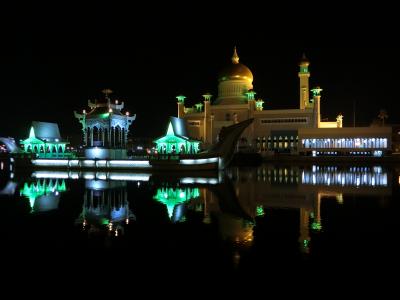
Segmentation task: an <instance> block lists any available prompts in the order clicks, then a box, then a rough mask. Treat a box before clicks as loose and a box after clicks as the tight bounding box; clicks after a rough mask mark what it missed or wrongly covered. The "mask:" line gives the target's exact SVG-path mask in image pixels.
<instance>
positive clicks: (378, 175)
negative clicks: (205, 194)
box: [208, 165, 392, 253]
mask: <svg viewBox="0 0 400 300" xmlns="http://www.w3.org/2000/svg"><path fill="white" fill-rule="evenodd" d="M229 177H230V178H231V180H232V181H233V183H234V187H235V190H236V196H237V201H238V202H239V203H240V205H241V207H242V208H243V210H245V211H246V214H247V215H249V216H251V217H252V218H256V217H257V216H261V215H262V214H263V213H265V211H268V210H269V209H282V208H283V209H291V210H298V211H299V234H298V237H299V238H298V242H299V247H300V250H301V251H302V252H304V253H309V251H310V245H311V233H312V232H314V233H316V234H318V232H320V231H322V230H323V220H322V218H321V203H322V201H323V199H325V198H330V199H332V198H333V199H335V200H336V201H337V203H338V204H339V205H341V204H343V203H344V201H345V200H344V199H345V198H346V196H347V195H357V196H379V197H384V196H389V195H391V193H392V190H391V182H392V179H391V173H389V172H388V171H387V170H385V169H383V168H382V167H380V166H369V167H361V166H357V167H353V166H352V167H346V166H343V167H339V166H315V165H314V166H312V165H311V166H302V167H299V166H274V165H263V166H261V167H259V168H254V169H247V170H243V169H242V170H239V169H238V168H233V169H231V170H230V172H229ZM208 201H210V202H212V201H213V200H212V199H209V200H208ZM267 214H268V213H267ZM267 217H268V216H267Z"/></svg>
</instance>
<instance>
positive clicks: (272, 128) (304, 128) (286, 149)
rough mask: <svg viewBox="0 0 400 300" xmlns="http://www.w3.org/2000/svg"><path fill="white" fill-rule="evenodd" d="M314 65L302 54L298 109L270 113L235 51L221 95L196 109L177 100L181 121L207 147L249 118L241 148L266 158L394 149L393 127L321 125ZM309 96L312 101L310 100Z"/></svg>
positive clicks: (220, 87) (339, 122) (221, 77)
mask: <svg viewBox="0 0 400 300" xmlns="http://www.w3.org/2000/svg"><path fill="white" fill-rule="evenodd" d="M309 65H310V62H309V60H308V59H307V58H306V56H305V55H303V57H302V59H301V60H300V62H299V72H298V77H299V106H298V108H294V109H278V110H271V109H265V108H264V101H263V100H262V99H260V98H256V92H255V91H254V89H253V74H252V72H251V71H250V69H249V68H248V67H247V66H246V65H244V64H242V63H241V62H239V56H238V53H237V50H236V47H235V48H234V51H233V56H232V58H231V63H230V64H228V65H227V66H226V68H225V69H224V70H223V71H222V72H221V73H220V75H219V77H218V96H217V98H216V99H215V100H214V101H212V100H211V98H212V95H210V94H208V93H207V94H204V95H203V98H204V100H203V101H202V102H200V103H197V104H195V105H194V106H193V107H186V106H185V98H186V97H185V96H183V95H179V96H177V97H176V98H177V100H178V101H177V104H178V118H182V119H184V120H185V121H186V125H187V131H188V134H189V137H190V138H193V139H197V140H201V141H202V142H204V143H205V145H210V144H214V143H215V142H216V141H217V140H218V134H219V132H220V130H221V128H222V127H225V126H229V125H232V124H235V123H238V122H241V121H243V120H246V119H250V118H254V122H253V123H252V124H251V125H250V126H249V127H248V128H247V129H246V131H245V132H244V134H243V135H242V137H241V139H240V143H239V147H242V148H247V149H253V150H254V149H255V150H257V151H258V152H260V153H262V154H263V155H271V154H276V153H288V154H303V155H313V156H318V155H366V156H381V155H383V154H384V153H385V152H387V151H388V150H389V149H390V148H391V145H390V142H391V128H389V127H374V128H373V127H349V128H344V127H343V116H342V115H341V114H338V115H337V118H336V121H334V122H323V121H321V113H320V107H321V91H322V89H321V88H320V87H318V86H317V87H315V88H313V89H310V86H309V79H310V71H309ZM310 92H311V94H312V97H310Z"/></svg>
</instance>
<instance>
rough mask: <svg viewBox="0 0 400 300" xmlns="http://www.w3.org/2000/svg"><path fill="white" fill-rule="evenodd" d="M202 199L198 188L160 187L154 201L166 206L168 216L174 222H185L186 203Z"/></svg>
mask: <svg viewBox="0 0 400 300" xmlns="http://www.w3.org/2000/svg"><path fill="white" fill-rule="evenodd" d="M199 197H200V191H199V188H197V187H171V186H165V187H159V188H157V191H156V194H155V195H154V197H153V199H154V200H157V201H158V202H160V203H162V204H164V205H165V206H166V209H167V210H168V216H169V218H170V220H171V221H173V222H183V221H185V220H186V218H185V210H186V207H185V205H184V203H186V202H188V201H190V200H194V199H196V198H199Z"/></svg>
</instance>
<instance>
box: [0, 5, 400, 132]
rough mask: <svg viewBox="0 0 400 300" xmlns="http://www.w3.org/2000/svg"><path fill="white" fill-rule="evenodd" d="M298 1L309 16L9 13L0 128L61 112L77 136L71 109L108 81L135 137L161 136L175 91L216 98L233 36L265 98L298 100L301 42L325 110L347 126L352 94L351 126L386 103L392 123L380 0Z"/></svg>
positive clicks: (393, 54)
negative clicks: (371, 5) (131, 118)
mask: <svg viewBox="0 0 400 300" xmlns="http://www.w3.org/2000/svg"><path fill="white" fill-rule="evenodd" d="M302 9H304V12H305V13H304V15H302V14H299V13H297V12H296V10H294V11H293V12H290V13H289V12H287V11H280V14H276V13H275V12H272V11H269V10H265V11H260V12H257V10H256V9H255V10H250V9H249V10H248V9H243V10H242V11H241V9H240V8H238V7H233V8H231V9H229V10H226V11H225V12H221V11H218V12H216V11H214V10H212V9H210V10H208V12H207V13H206V14H204V13H202V11H200V10H197V8H196V7H186V10H185V12H182V11H174V12H173V13H169V12H168V13H167V12H163V10H162V8H160V10H159V11H158V12H157V13H155V12H154V11H153V10H151V11H150V10H145V9H136V10H129V11H125V12H124V13H122V12H121V11H124V10H123V9H121V10H118V11H117V12H115V11H113V10H112V11H108V8H107V7H102V10H101V11H96V12H92V13H90V14H86V12H85V13H80V14H75V13H74V12H75V10H72V11H74V12H71V13H69V12H66V11H63V12H62V13H52V14H46V13H44V12H42V14H40V15H37V14H32V15H31V16H30V17H29V18H25V16H20V17H19V18H10V20H11V21H10V22H8V21H7V24H6V25H7V26H6V27H3V28H6V30H5V34H4V35H3V36H2V52H1V56H0V72H1V75H2V76H1V81H0V87H1V94H0V99H1V111H2V114H1V118H0V136H13V137H16V138H18V139H19V138H23V137H25V136H26V135H27V134H28V127H29V124H30V122H31V121H34V120H38V121H49V122H57V123H59V126H60V130H61V134H62V135H63V136H64V137H69V138H71V137H73V136H77V135H79V134H80V127H79V123H78V122H77V120H76V119H74V117H73V111H74V110H77V111H81V110H82V109H87V100H88V99H95V98H99V97H101V93H100V91H101V90H102V89H104V88H110V89H112V90H113V91H114V97H115V98H117V99H120V100H123V101H125V106H126V108H127V109H128V110H129V111H130V112H131V113H132V114H137V119H136V121H135V122H134V124H133V125H132V127H131V131H132V135H133V136H135V137H152V136H158V135H160V134H161V133H162V131H163V130H164V128H163V125H164V124H165V122H166V120H167V118H168V116H170V115H176V110H177V108H176V99H175V96H176V95H178V94H184V95H186V96H187V97H188V98H187V100H188V101H187V103H188V104H194V103H196V102H199V101H200V100H201V99H202V97H201V95H202V94H204V93H205V92H210V93H211V94H213V95H214V98H215V95H217V84H218V82H217V77H218V73H219V71H220V70H221V68H223V66H224V65H226V64H228V63H230V57H231V55H232V49H233V47H234V46H235V45H236V46H237V47H238V53H239V56H240V61H241V62H242V63H244V64H245V65H247V66H248V67H249V68H250V69H251V71H252V72H253V75H254V82H253V85H254V89H255V91H256V92H257V97H260V98H262V99H264V101H265V104H264V107H265V108H266V109H279V108H297V107H298V102H299V100H298V98H299V96H298V77H297V72H298V67H297V62H298V60H299V58H300V57H301V55H302V53H303V52H306V54H307V57H308V58H309V59H310V61H311V65H310V72H311V80H310V83H311V86H315V85H320V86H321V87H322V88H323V93H322V108H321V113H322V118H329V120H334V118H335V117H336V115H337V114H338V113H342V114H343V115H344V124H345V126H352V124H353V103H354V102H355V104H356V105H355V107H356V125H357V126H368V125H369V124H370V123H371V122H372V120H373V119H374V118H376V116H377V114H378V113H379V110H380V109H381V108H384V109H386V110H387V111H388V114H389V119H388V122H389V123H400V113H398V111H397V109H396V106H397V101H398V99H399V96H398V94H399V92H398V87H399V84H398V83H399V82H400V73H399V68H400V63H399V53H400V51H399V49H400V48H399V46H398V45H397V44H396V43H397V40H396V39H398V34H397V35H396V28H397V27H398V26H397V24H395V23H396V22H397V21H396V20H395V19H394V18H392V17H391V16H390V14H387V11H384V12H383V11H382V12H380V11H376V12H375V11H374V12H373V13H372V12H370V13H369V14H368V15H362V14H361V12H359V13H357V14H354V10H353V11H350V12H348V11H347V10H346V9H343V10H342V9H340V8H336V9H335V10H333V9H330V8H326V9H319V10H318V11H317V10H313V11H310V10H309V9H306V8H304V7H303V8H302ZM171 10H173V9H171ZM387 10H388V11H390V9H387ZM239 11H240V13H239ZM221 14H222V15H221ZM328 14H330V15H329V16H328ZM222 16H223V17H222ZM382 20H383V21H382ZM301 21H304V22H305V24H303V25H302V23H301ZM302 28H304V33H302V31H303V29H302Z"/></svg>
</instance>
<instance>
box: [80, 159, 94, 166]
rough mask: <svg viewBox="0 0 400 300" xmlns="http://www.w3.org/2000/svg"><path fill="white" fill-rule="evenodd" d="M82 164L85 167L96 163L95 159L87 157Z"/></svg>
mask: <svg viewBox="0 0 400 300" xmlns="http://www.w3.org/2000/svg"><path fill="white" fill-rule="evenodd" d="M82 164H83V165H84V166H85V167H93V166H94V165H95V161H94V160H89V159H86V160H84V161H83V162H82Z"/></svg>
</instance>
